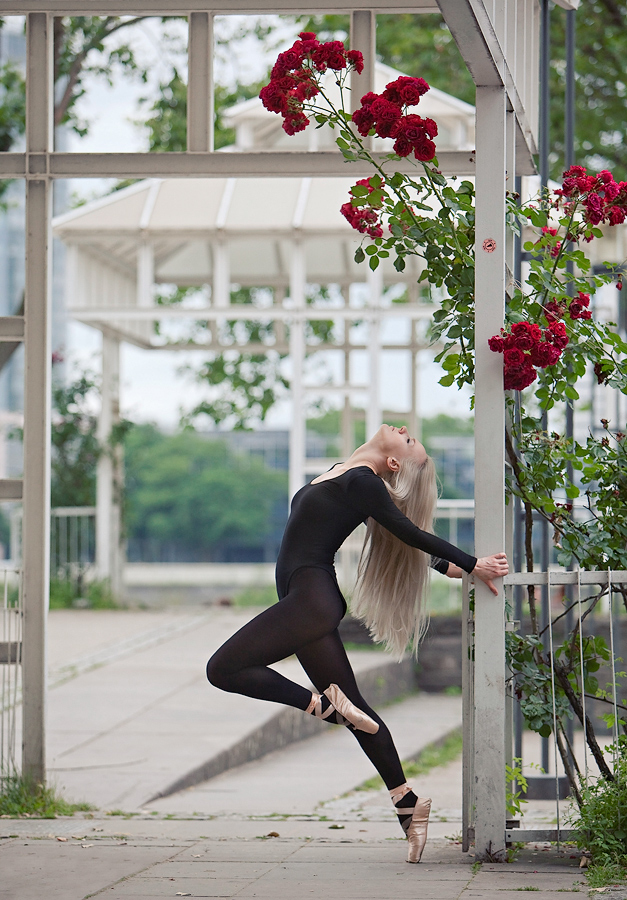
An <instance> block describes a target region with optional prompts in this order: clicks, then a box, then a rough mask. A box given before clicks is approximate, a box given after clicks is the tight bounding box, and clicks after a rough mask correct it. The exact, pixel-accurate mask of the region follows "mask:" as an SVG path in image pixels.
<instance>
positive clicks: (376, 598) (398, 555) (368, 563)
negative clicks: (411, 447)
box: [351, 456, 438, 657]
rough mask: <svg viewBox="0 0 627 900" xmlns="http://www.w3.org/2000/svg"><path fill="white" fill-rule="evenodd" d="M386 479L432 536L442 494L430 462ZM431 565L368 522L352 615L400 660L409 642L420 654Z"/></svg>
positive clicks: (406, 463) (409, 462) (405, 466)
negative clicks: (437, 506) (435, 513)
mask: <svg viewBox="0 0 627 900" xmlns="http://www.w3.org/2000/svg"><path fill="white" fill-rule="evenodd" d="M384 480H385V484H386V487H387V489H388V491H389V492H390V496H391V497H392V500H393V501H394V503H395V504H396V505H397V506H398V508H399V509H400V510H401V512H402V513H404V515H406V516H407V518H408V519H410V520H411V521H412V522H413V523H414V524H415V525H417V526H418V528H421V529H422V530H423V531H429V532H433V516H434V512H435V505H436V502H437V499H438V489H437V480H436V474H435V466H434V464H433V460H432V459H431V457H429V456H428V457H427V459H426V461H425V462H424V463H423V464H422V465H418V463H416V462H414V460H413V459H406V460H403V462H402V463H401V466H400V468H399V470H398V472H391V473H390V475H389V476H388V477H386V478H385V479H384ZM429 564H430V558H429V555H428V554H427V553H424V552H423V551H422V550H417V549H416V548H414V547H410V546H409V545H408V544H405V543H404V542H403V541H401V540H399V538H397V537H394V535H393V534H391V532H389V531H388V530H387V529H386V528H384V527H383V526H382V525H379V523H378V522H375V520H374V519H372V518H370V519H368V528H367V531H366V539H365V541H364V546H363V549H362V552H361V558H360V560H359V566H358V570H357V584H356V586H355V591H354V594H353V599H352V603H351V610H352V613H353V615H355V616H356V617H357V618H359V619H361V620H362V621H363V622H364V623H365V624H366V625H367V626H368V629H369V631H370V634H371V635H372V637H373V638H374V640H375V641H383V642H384V643H385V645H386V647H387V648H388V649H389V650H392V652H393V653H394V654H396V655H397V656H398V657H401V656H402V655H403V653H404V652H405V650H406V649H407V645H408V644H409V643H411V645H412V649H413V652H414V655H416V654H417V652H418V645H419V643H420V639H421V638H422V637H423V635H424V633H425V631H426V630H427V627H428V614H427V609H426V593H427V587H428V583H429Z"/></svg>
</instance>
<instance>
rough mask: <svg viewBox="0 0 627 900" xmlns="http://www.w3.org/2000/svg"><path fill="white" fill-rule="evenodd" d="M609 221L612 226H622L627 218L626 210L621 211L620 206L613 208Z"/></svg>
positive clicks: (610, 211)
mask: <svg viewBox="0 0 627 900" xmlns="http://www.w3.org/2000/svg"><path fill="white" fill-rule="evenodd" d="M608 216H609V220H610V225H622V224H623V222H624V221H625V218H627V213H626V212H625V210H624V209H620V208H619V207H618V206H612V207H611V208H610V210H609V214H608Z"/></svg>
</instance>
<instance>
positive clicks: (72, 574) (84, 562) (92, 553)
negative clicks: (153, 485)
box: [11, 506, 96, 582]
mask: <svg viewBox="0 0 627 900" xmlns="http://www.w3.org/2000/svg"><path fill="white" fill-rule="evenodd" d="M21 559H22V507H21V506H17V507H15V508H14V509H13V511H12V513H11V561H12V563H13V564H14V565H20V564H21ZM95 562H96V507H95V506H64V507H58V508H56V509H52V510H51V512H50V577H51V578H55V579H59V580H63V581H73V582H76V581H78V580H81V579H84V578H85V577H86V576H89V575H91V570H92V569H93V567H94V565H95Z"/></svg>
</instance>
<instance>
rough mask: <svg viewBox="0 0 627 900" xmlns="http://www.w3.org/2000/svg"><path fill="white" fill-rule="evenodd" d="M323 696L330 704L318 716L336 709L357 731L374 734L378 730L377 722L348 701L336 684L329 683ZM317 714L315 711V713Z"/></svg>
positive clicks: (323, 716)
mask: <svg viewBox="0 0 627 900" xmlns="http://www.w3.org/2000/svg"><path fill="white" fill-rule="evenodd" d="M324 696H325V697H326V698H327V699H328V700H329V702H330V704H331V706H330V707H329V709H327V710H326V712H325V713H323V714H322V716H321V717H320V718H326V717H327V716H328V715H330V711H333V710H336V712H337V713H339V715H340V716H342V717H343V718H344V719H346V721H347V722H348V723H349V724H350V725H352V726H353V728H355V729H356V730H357V731H365V732H367V734H376V733H377V731H378V730H379V723H378V722H375V720H374V719H371V718H370V716H368V715H366V713H365V712H362V711H361V710H360V709H358V708H357V707H356V706H355V705H354V704H353V703H351V702H350V700H349V699H348V697H347V696H346V694H345V693H344V692H343V691H341V690H340V689H339V687H338V686H337V684H330V685H329V687H328V688H327V689H326V691H325V692H324ZM316 715H317V713H316Z"/></svg>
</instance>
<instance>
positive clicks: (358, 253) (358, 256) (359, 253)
mask: <svg viewBox="0 0 627 900" xmlns="http://www.w3.org/2000/svg"><path fill="white" fill-rule="evenodd" d="M365 258H366V255H365V253H364V251H363V248H362V247H358V248H357V249H356V250H355V262H356V263H361V262H363V261H364V259H365Z"/></svg>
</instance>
